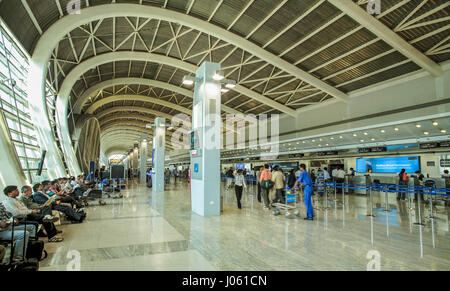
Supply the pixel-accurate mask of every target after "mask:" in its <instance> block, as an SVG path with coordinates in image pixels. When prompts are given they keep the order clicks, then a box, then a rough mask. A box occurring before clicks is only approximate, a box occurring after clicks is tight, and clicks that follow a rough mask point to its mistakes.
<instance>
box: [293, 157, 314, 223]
mask: <svg viewBox="0 0 450 291" xmlns="http://www.w3.org/2000/svg"><path fill="white" fill-rule="evenodd" d="M299 183H300V185H301V186H303V188H304V189H305V201H304V203H305V207H306V217H305V220H313V216H314V210H313V206H312V201H311V195H312V194H313V191H314V190H313V187H312V181H311V177H310V176H309V174H308V172H307V171H306V165H305V164H301V165H300V176H299V177H298V179H297V181H296V182H295V184H294V187H293V189H295V188H297V186H298V184H299Z"/></svg>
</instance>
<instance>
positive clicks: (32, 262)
mask: <svg viewBox="0 0 450 291" xmlns="http://www.w3.org/2000/svg"><path fill="white" fill-rule="evenodd" d="M26 231H27V222H26V220H25V224H24V232H25V233H26ZM30 242H31V240H29V241H28V246H29V245H30ZM41 243H42V244H43V242H41ZM10 244H11V254H10V258H9V263H8V264H7V265H4V266H2V269H6V270H7V271H16V272H36V271H38V270H39V259H37V258H30V259H28V258H27V256H28V254H30V255H32V254H33V255H35V254H36V250H35V248H36V247H32V248H33V250H32V251H31V252H30V253H28V250H27V252H25V244H23V257H22V260H21V261H14V260H13V257H14V251H15V240H14V222H13V223H11V241H10ZM42 250H43V248H42ZM41 256H42V252H41ZM45 257H47V252H45Z"/></svg>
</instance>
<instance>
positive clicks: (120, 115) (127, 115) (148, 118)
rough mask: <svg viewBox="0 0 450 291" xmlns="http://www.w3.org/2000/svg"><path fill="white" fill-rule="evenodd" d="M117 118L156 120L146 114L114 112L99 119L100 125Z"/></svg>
mask: <svg viewBox="0 0 450 291" xmlns="http://www.w3.org/2000/svg"><path fill="white" fill-rule="evenodd" d="M117 119H138V120H142V121H145V122H148V123H153V122H154V121H155V120H154V119H153V118H150V117H147V116H144V115H140V114H119V115H117V114H114V115H112V116H110V117H107V118H105V119H102V120H99V124H100V127H102V126H104V125H105V124H107V123H108V122H111V121H113V120H117Z"/></svg>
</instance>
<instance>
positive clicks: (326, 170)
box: [323, 167, 331, 182]
mask: <svg viewBox="0 0 450 291" xmlns="http://www.w3.org/2000/svg"><path fill="white" fill-rule="evenodd" d="M323 178H324V179H325V182H331V177H330V173H328V168H327V167H325V168H323Z"/></svg>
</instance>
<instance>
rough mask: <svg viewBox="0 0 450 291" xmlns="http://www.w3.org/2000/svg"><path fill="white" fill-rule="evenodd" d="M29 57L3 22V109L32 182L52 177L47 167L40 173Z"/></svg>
mask: <svg viewBox="0 0 450 291" xmlns="http://www.w3.org/2000/svg"><path fill="white" fill-rule="evenodd" d="M28 69H29V57H28V56H27V55H26V54H25V53H24V52H23V51H22V50H21V48H20V47H19V46H18V45H17V42H16V41H15V40H14V39H13V37H12V36H11V35H9V34H8V32H7V30H6V28H5V26H4V24H3V23H2V22H1V21H0V110H2V111H3V113H4V117H5V119H6V120H5V124H6V125H7V127H8V129H9V135H10V138H11V141H12V143H13V144H14V149H15V152H16V154H17V156H18V158H19V160H20V164H21V166H22V170H23V172H24V174H25V177H26V178H27V180H28V182H30V183H34V182H39V181H42V180H44V179H48V178H49V177H48V173H47V170H46V168H45V164H44V168H43V171H42V174H41V176H37V170H38V165H39V161H40V158H41V149H40V147H39V144H38V140H37V134H36V131H35V128H34V126H33V124H32V121H31V116H30V112H29V108H28V98H27V75H28Z"/></svg>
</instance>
